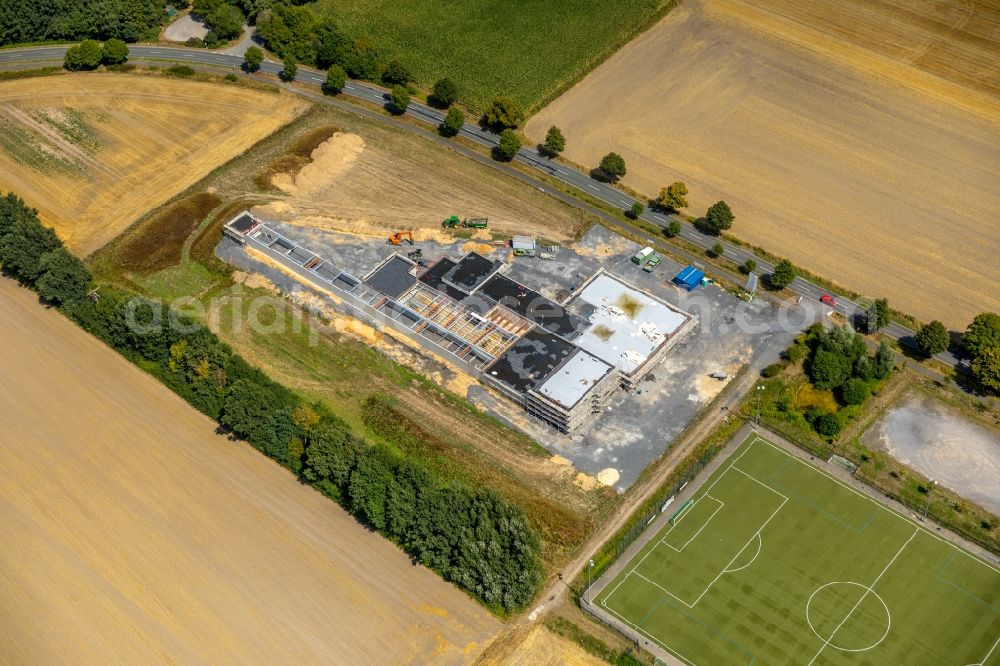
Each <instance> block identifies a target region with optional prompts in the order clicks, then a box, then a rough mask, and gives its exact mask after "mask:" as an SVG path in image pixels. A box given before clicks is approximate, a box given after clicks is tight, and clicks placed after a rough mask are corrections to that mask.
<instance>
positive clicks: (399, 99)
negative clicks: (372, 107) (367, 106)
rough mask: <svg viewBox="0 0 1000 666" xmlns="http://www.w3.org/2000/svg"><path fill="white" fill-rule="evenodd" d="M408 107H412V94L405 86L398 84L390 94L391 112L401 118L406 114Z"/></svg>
mask: <svg viewBox="0 0 1000 666" xmlns="http://www.w3.org/2000/svg"><path fill="white" fill-rule="evenodd" d="M408 106H410V93H409V91H408V90H407V89H406V87H405V86H401V85H399V84H398V83H397V84H396V85H394V86H393V87H392V92H391V93H390V94H389V112H390V113H392V114H394V115H397V116H401V115H403V114H404V113H406V108H407V107H408Z"/></svg>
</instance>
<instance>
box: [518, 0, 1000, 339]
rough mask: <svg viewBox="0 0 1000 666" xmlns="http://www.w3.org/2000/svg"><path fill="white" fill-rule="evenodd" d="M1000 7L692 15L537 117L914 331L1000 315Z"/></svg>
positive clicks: (595, 156)
mask: <svg viewBox="0 0 1000 666" xmlns="http://www.w3.org/2000/svg"><path fill="white" fill-rule="evenodd" d="M998 11H1000V10H998V3H996V2H995V1H991V2H982V3H977V2H969V3H961V2H945V3H929V2H916V3H912V2H906V1H904V0H892V1H889V2H882V3H876V4H873V3H869V2H863V1H862V0H857V1H848V2H835V1H834V0H805V1H803V2H799V1H798V0H795V1H792V0H711V1H708V2H706V1H698V0H695V1H692V2H686V3H684V4H683V5H681V6H680V7H679V8H677V9H676V10H674V11H673V12H671V13H670V14H669V15H668V16H667V17H666V18H665V19H664V20H663V21H661V22H660V23H659V24H658V25H657V26H656V27H654V28H653V29H651V30H649V31H648V32H646V33H644V34H643V35H641V36H640V37H639V38H637V39H636V40H635V41H633V42H632V43H631V44H629V45H628V46H627V47H626V48H624V49H622V50H621V51H619V52H618V53H616V54H615V55H614V56H612V57H611V58H610V59H609V60H607V61H606V62H605V63H604V64H603V65H601V66H600V67H598V68H597V69H596V70H594V71H593V72H592V73H591V74H590V75H589V76H588V77H587V78H586V79H584V81H582V82H581V83H580V84H578V85H577V86H576V87H574V88H573V89H571V90H570V91H569V92H568V93H566V94H564V95H563V96H562V97H560V98H559V99H557V100H556V101H555V102H553V103H552V104H551V105H550V106H548V107H547V108H545V109H544V110H543V111H541V112H540V113H539V114H538V115H537V116H535V117H534V118H532V119H531V121H530V122H529V123H528V125H527V127H526V132H527V134H528V135H529V136H530V137H531V138H532V139H533V140H540V139H541V138H542V137H543V136H544V134H545V131H546V129H547V128H548V127H549V126H550V125H552V124H555V125H558V126H559V127H560V128H562V130H563V132H564V133H565V134H566V136H567V137H568V138H569V140H568V142H567V150H566V153H565V154H566V156H567V157H568V158H570V159H572V160H573V161H575V162H578V163H580V164H584V165H595V164H597V162H598V161H599V160H600V157H601V156H602V155H603V154H605V153H607V152H609V151H612V150H614V151H617V152H619V153H621V154H622V155H623V156H624V157H625V160H626V162H627V163H628V175H627V176H626V177H625V184H626V185H628V186H630V187H632V188H634V189H636V190H638V191H640V192H642V193H644V194H646V195H650V196H655V194H656V193H657V192H658V191H659V189H660V188H661V187H663V186H664V185H665V184H667V183H669V182H672V181H674V180H682V181H684V182H686V183H687V185H688V187H689V189H690V191H691V194H690V196H689V202H690V204H691V206H690V212H692V213H701V212H703V211H704V210H705V209H706V208H707V206H709V205H711V204H712V203H714V202H715V201H717V200H719V199H725V200H726V201H727V202H728V203H729V204H730V205H731V206H732V207H733V210H734V212H735V214H736V222H735V225H734V228H733V231H734V233H736V234H737V235H738V236H740V237H741V238H744V239H746V240H748V241H750V242H752V243H754V244H757V245H761V246H763V247H766V248H767V249H768V250H770V251H772V252H774V253H776V254H779V255H784V256H788V257H789V258H791V259H792V260H793V261H795V262H797V263H799V264H801V265H803V266H805V267H807V268H809V269H810V270H812V271H814V272H816V273H819V274H821V275H827V276H829V277H830V278H832V279H834V280H836V281H837V282H838V283H842V284H844V286H845V287H848V288H851V289H854V290H856V291H859V292H863V293H867V294H871V295H874V296H887V297H888V298H889V299H890V301H891V302H892V303H893V305H894V306H896V307H897V308H899V309H901V310H903V311H906V312H910V313H912V314H914V315H916V316H917V317H919V318H921V319H924V320H929V319H940V320H942V321H944V322H945V323H946V324H948V325H949V326H951V327H954V328H964V327H965V326H966V324H967V323H968V321H969V319H970V318H971V317H972V316H974V315H975V314H976V313H978V312H981V311H983V310H996V309H998V308H1000V298H998V296H997V292H996V289H995V288H994V285H995V284H996V282H997V279H998V278H1000V274H998V272H997V267H996V261H995V258H996V256H997V254H998V253H1000V219H998V218H997V215H996V210H998V209H1000V188H997V186H996V184H997V183H998V182H1000V142H997V140H996V137H997V136H998V135H1000V98H998V97H997V95H998V92H997V80H998V74H997V68H996V61H997V53H998V51H1000V24H998V22H997V14H998Z"/></svg>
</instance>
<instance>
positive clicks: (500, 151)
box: [496, 129, 521, 162]
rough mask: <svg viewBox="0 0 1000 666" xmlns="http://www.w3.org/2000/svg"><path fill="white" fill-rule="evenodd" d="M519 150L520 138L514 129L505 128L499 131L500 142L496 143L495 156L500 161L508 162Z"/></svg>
mask: <svg viewBox="0 0 1000 666" xmlns="http://www.w3.org/2000/svg"><path fill="white" fill-rule="evenodd" d="M519 150H521V139H519V138H518V136H517V134H515V133H514V130H511V129H505V130H504V131H502V132H500V142H499V143H498V144H497V149H496V157H497V159H498V160H500V161H501V162H510V161H511V160H512V159H514V157H516V156H517V151H519Z"/></svg>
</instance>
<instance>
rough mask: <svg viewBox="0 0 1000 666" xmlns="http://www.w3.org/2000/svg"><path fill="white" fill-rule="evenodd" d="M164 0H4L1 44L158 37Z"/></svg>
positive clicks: (0, 15) (0, 17)
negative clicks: (88, 0) (89, 0)
mask: <svg viewBox="0 0 1000 666" xmlns="http://www.w3.org/2000/svg"><path fill="white" fill-rule="evenodd" d="M165 4H167V3H166V2H164V0H101V1H100V2H87V1H85V0H4V2H0V45H8V44H20V43H24V42H38V41H50V40H72V41H75V40H80V39H88V38H94V39H101V40H104V39H113V38H114V39H121V40H123V41H126V42H135V41H139V40H141V39H151V40H155V39H156V35H157V33H158V32H159V25H160V21H161V19H162V17H163V15H164V14H163V8H164V5H165Z"/></svg>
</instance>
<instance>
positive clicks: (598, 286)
mask: <svg viewBox="0 0 1000 666" xmlns="http://www.w3.org/2000/svg"><path fill="white" fill-rule="evenodd" d="M569 307H570V308H572V309H574V310H576V311H577V312H582V313H583V314H585V316H586V317H587V319H588V321H589V322H590V325H589V326H588V327H587V329H586V330H585V331H584V332H583V333H581V334H580V336H579V337H577V338H575V339H574V342H576V344H578V345H579V346H580V347H582V348H584V349H586V350H587V351H589V352H590V353H591V354H593V355H594V356H596V357H598V358H600V359H602V360H604V361H606V362H607V363H610V364H611V365H613V366H614V367H616V368H618V369H619V370H620V371H622V372H624V373H625V374H630V373H632V372H633V371H635V370H636V368H638V367H639V366H641V365H642V364H643V363H645V362H646V359H648V358H649V357H650V356H651V355H652V354H653V352H654V351H656V349H657V348H659V347H660V345H662V344H663V343H665V342H666V340H667V339H668V338H669V337H670V336H672V335H674V334H675V333H676V332H677V331H678V330H680V328H681V327H682V326H683V325H684V324H685V322H686V321H687V320H688V319H689V315H686V314H684V313H683V312H680V311H679V310H675V309H674V308H672V307H670V306H669V305H668V304H667V303H665V302H664V301H661V300H659V299H657V298H655V297H653V296H651V295H650V294H647V293H646V292H643V291H639V290H638V289H636V288H634V287H630V286H629V285H627V284H625V283H624V282H622V281H621V280H620V279H618V278H616V277H614V276H612V275H609V274H607V273H601V274H599V275H598V276H597V277H595V278H594V279H593V280H591V281H590V282H589V283H587V284H586V285H585V286H584V288H583V289H582V290H581V291H580V293H578V294H577V295H576V296H575V297H574V298H573V299H572V301H571V302H570V303H569Z"/></svg>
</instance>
